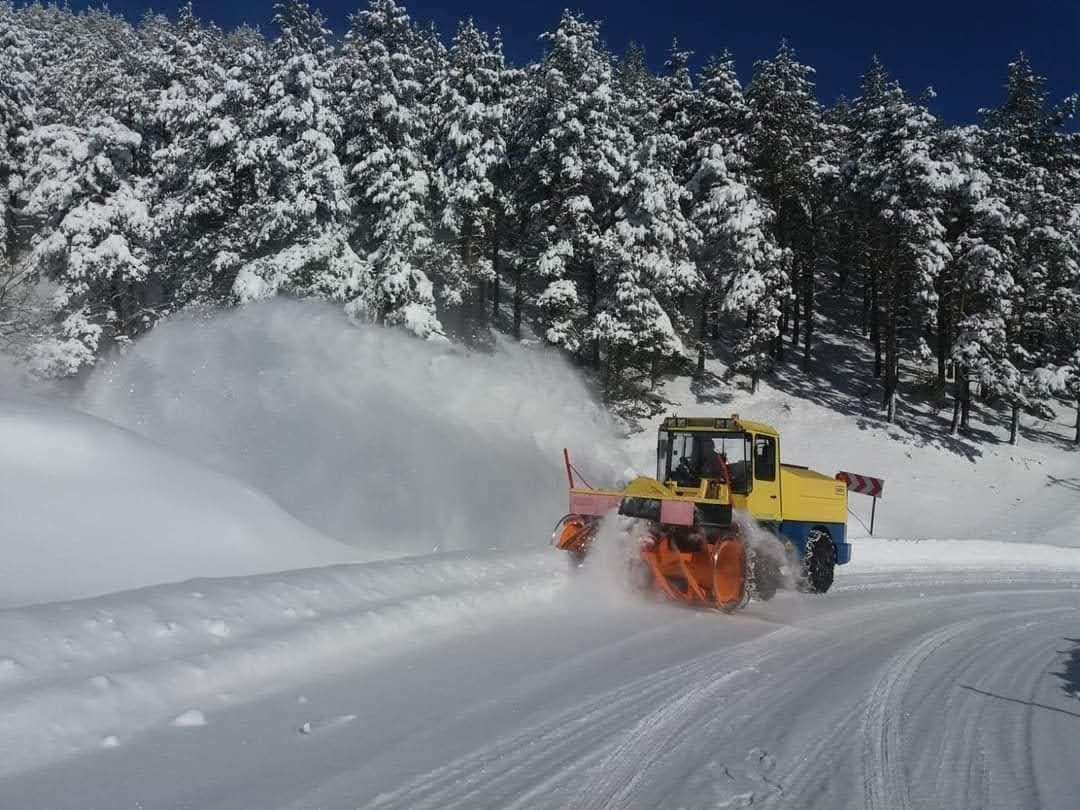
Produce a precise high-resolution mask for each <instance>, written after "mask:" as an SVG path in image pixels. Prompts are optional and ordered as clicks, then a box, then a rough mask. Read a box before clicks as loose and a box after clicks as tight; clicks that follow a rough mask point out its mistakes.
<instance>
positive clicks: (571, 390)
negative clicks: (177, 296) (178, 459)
mask: <svg viewBox="0 0 1080 810" xmlns="http://www.w3.org/2000/svg"><path fill="white" fill-rule="evenodd" d="M82 404H83V407H84V408H86V409H87V410H89V411H90V412H92V413H94V414H95V415H98V416H101V417H103V418H105V419H108V420H110V421H113V422H116V423H118V424H120V425H122V426H124V427H128V428H130V429H132V430H134V431H136V432H139V433H141V434H143V435H145V436H148V437H150V438H152V439H154V440H156V441H158V442H160V443H162V444H165V445H167V446H169V447H172V448H173V449H175V450H178V451H179V452H181V453H184V454H186V455H188V456H190V457H192V458H195V459H197V460H199V461H202V462H204V463H207V464H209V465H211V466H213V467H215V468H217V469H220V470H222V471H224V472H227V473H229V474H231V475H233V476H235V477H237V478H240V479H241V480H243V481H246V482H248V483H250V484H252V485H253V486H255V487H258V488H259V489H261V490H263V491H264V492H266V493H268V494H269V495H270V496H272V497H273V498H274V499H275V500H276V501H277V502H278V503H279V504H281V505H282V506H284V507H285V508H286V509H287V510H289V511H290V512H291V513H292V514H293V515H295V516H296V517H298V518H300V519H301V520H303V521H304V522H306V523H308V524H309V525H311V526H313V527H315V528H317V529H319V530H321V531H322V532H324V533H326V534H328V535H330V536H332V537H335V538H337V539H339V540H341V541H343V542H346V543H349V544H352V545H354V546H359V547H362V548H363V549H364V550H365V551H367V552H369V553H375V554H385V555H386V556H388V557H390V556H398V555H405V554H414V553H425V552H430V551H432V550H433V549H435V548H438V549H440V550H467V549H486V548H490V547H493V546H500V547H505V546H531V545H534V544H535V543H536V538H537V537H538V536H540V535H541V534H543V533H545V532H546V531H549V530H550V514H551V512H552V511H553V510H557V509H558V508H559V506H560V505H561V503H562V502H563V500H564V499H565V497H566V496H565V488H564V485H563V481H564V478H563V474H562V471H561V469H560V462H561V458H560V450H561V448H562V447H565V446H567V445H569V446H574V447H580V448H583V449H587V452H586V453H585V457H584V459H583V460H585V461H587V462H588V464H589V467H590V469H595V470H597V472H598V473H600V474H602V475H607V476H609V477H614V476H615V471H616V470H622V469H624V468H625V467H626V466H627V464H626V460H625V459H624V458H623V457H622V455H621V451H620V450H619V449H618V447H617V443H616V440H615V436H614V432H613V430H612V427H611V425H610V423H609V422H608V420H607V418H606V416H605V415H604V411H603V409H602V408H601V407H600V406H599V405H597V404H596V403H595V402H594V401H593V398H592V396H591V395H590V393H589V392H588V390H587V389H586V387H585V386H584V384H583V383H582V382H581V380H580V377H579V375H578V374H577V373H576V372H575V371H574V370H573V369H572V368H571V367H570V366H569V365H568V364H567V363H566V362H564V361H563V360H562V359H561V358H560V357H559V356H558V355H557V354H556V353H555V352H551V351H546V350H543V349H538V348H528V347H524V346H520V345H517V344H514V343H511V342H508V341H507V342H501V343H500V344H499V345H498V346H497V348H496V350H495V351H494V352H493V353H491V354H483V353H478V352H467V351H464V350H462V349H460V348H455V347H452V346H449V345H446V344H433V343H426V342H423V341H420V340H417V339H415V338H412V337H409V336H407V335H405V334H402V333H401V332H399V331H397V330H391V329H384V328H380V327H374V326H357V325H355V324H352V323H350V322H349V321H348V320H347V319H346V318H345V317H344V316H343V315H341V314H340V311H339V310H338V309H337V308H336V307H333V306H330V305H325V304H317V303H310V302H309V303H301V302H294V301H281V300H279V301H273V302H269V303H264V304H259V305H251V306H247V307H244V308H241V309H237V310H231V311H228V312H219V313H214V314H213V315H211V316H206V315H196V314H190V315H183V316H179V317H174V318H172V319H170V320H169V321H167V322H165V323H162V324H161V325H159V326H158V327H156V328H155V329H154V330H153V332H151V333H150V334H148V335H147V336H146V337H144V338H143V339H141V340H139V341H138V342H136V343H135V344H134V345H133V346H132V347H130V348H129V349H128V350H127V351H126V352H125V353H124V354H123V355H122V356H119V357H116V358H113V359H111V360H109V361H105V362H103V363H101V365H100V366H99V367H98V369H96V370H95V372H94V374H93V375H92V377H91V379H90V380H89V382H88V384H87V388H86V391H85V394H84V400H83V403H82Z"/></svg>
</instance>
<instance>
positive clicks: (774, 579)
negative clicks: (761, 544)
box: [753, 554, 784, 602]
mask: <svg viewBox="0 0 1080 810" xmlns="http://www.w3.org/2000/svg"><path fill="white" fill-rule="evenodd" d="M753 575H754V596H756V597H757V598H758V599H760V600H761V601H762V602H768V601H769V600H770V599H772V598H773V597H774V596H776V592H777V591H778V590H779V589H780V586H781V585H782V584H783V582H784V575H783V572H781V570H780V565H779V564H778V563H777V562H776V561H775V560H773V559H771V558H769V557H766V556H764V555H761V554H757V555H755V556H754V564H753Z"/></svg>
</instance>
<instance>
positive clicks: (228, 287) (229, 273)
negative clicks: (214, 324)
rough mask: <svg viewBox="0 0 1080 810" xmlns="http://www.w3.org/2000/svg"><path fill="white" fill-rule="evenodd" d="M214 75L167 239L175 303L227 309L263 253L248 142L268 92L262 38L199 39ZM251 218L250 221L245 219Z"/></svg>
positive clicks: (241, 32) (204, 34)
mask: <svg viewBox="0 0 1080 810" xmlns="http://www.w3.org/2000/svg"><path fill="white" fill-rule="evenodd" d="M195 36H197V37H198V39H199V41H200V46H199V47H198V51H197V52H198V53H200V54H202V53H204V47H205V49H206V51H205V54H206V55H205V58H206V60H207V61H208V62H209V64H210V66H211V68H212V70H213V71H214V72H215V73H217V72H220V75H218V76H215V77H214V79H213V80H212V81H211V87H212V90H213V92H212V94H211V95H210V97H209V98H208V99H207V100H206V102H205V107H204V108H201V109H199V113H198V115H197V117H196V120H195V121H193V122H191V124H192V135H191V138H192V140H193V141H194V143H195V146H194V148H192V149H191V150H190V151H188V152H186V157H187V159H190V160H191V161H192V163H191V165H190V166H189V173H188V174H187V176H186V178H185V180H184V182H183V183H182V184H181V186H180V188H179V189H178V190H177V193H176V194H175V196H174V200H173V204H172V211H173V212H174V217H173V218H172V219H171V220H170V221H169V225H170V230H169V231H168V232H167V233H168V238H169V241H171V242H174V246H173V250H174V252H175V254H176V256H177V258H176V266H177V272H176V273H171V274H170V278H172V279H174V281H175V285H174V288H173V291H172V295H173V296H174V298H175V301H176V305H178V306H183V305H185V304H187V303H190V302H197V303H207V304H210V303H213V304H223V303H226V302H227V301H229V300H230V299H231V297H232V290H233V284H234V281H235V279H236V274H237V272H238V271H239V269H240V267H241V266H243V264H244V263H245V262H246V261H247V260H249V259H251V258H254V257H257V256H258V255H259V234H258V232H257V231H253V230H252V229H251V227H250V224H251V223H250V220H249V218H248V217H250V216H251V215H252V212H253V211H254V210H256V205H257V200H258V197H259V196H260V194H261V193H262V191H261V189H260V187H259V186H258V185H257V181H258V178H259V173H258V171H257V169H258V166H257V164H255V163H253V162H252V161H251V154H252V153H251V152H249V144H250V143H251V141H252V139H253V138H254V137H255V134H256V133H255V124H256V116H257V113H258V111H259V109H260V108H261V105H262V103H263V92H264V88H266V87H269V84H270V82H269V64H270V55H269V51H268V49H267V46H266V43H265V41H264V40H263V38H262V36H261V34H259V33H258V32H257V31H255V30H254V29H249V28H241V29H238V30H237V31H235V32H233V33H232V34H231V35H229V36H222V35H221V34H220V32H217V31H214V30H213V29H209V30H207V29H200V30H199V31H198V32H196V33H195ZM242 212H245V213H246V214H247V216H246V217H245V216H241V213H242Z"/></svg>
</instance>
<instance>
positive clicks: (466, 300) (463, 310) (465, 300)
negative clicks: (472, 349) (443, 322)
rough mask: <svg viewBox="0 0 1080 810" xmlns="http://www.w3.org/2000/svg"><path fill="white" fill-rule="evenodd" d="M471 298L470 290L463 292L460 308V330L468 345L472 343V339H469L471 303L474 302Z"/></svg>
mask: <svg viewBox="0 0 1080 810" xmlns="http://www.w3.org/2000/svg"><path fill="white" fill-rule="evenodd" d="M470 298H471V296H470V295H469V292H468V290H466V291H464V292H462V294H461V306H460V307H459V308H458V312H459V318H458V331H459V333H460V335H461V340H462V342H463V343H464V344H465V345H466V346H469V345H471V343H472V341H471V340H469V305H470V304H471V303H472V301H471V300H470Z"/></svg>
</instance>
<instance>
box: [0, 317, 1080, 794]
mask: <svg viewBox="0 0 1080 810" xmlns="http://www.w3.org/2000/svg"><path fill="white" fill-rule="evenodd" d="M298 307H299V308H298ZM665 394H666V396H667V397H668V398H669V400H671V402H672V409H678V410H680V411H681V412H689V411H691V410H693V411H697V412H701V411H705V412H709V413H721V414H723V413H729V412H731V411H738V412H740V413H743V414H744V415H747V416H753V417H756V418H760V419H763V420H764V421H768V422H771V423H773V424H776V425H777V427H778V428H780V430H781V436H782V441H783V442H784V445H783V454H784V456H785V457H786V458H787V459H788V460H792V461H795V462H797V463H805V464H810V465H812V466H814V467H815V468H818V469H821V470H823V471H826V472H833V471H835V470H837V469H847V470H850V471H853V472H859V473H868V474H876V475H879V476H881V477H884V478H885V479H886V497H885V499H884V500H882V501H881V502H880V504H879V508H878V515H877V518H878V526H877V529H878V531H877V532H875V534H876V535H877V536H875V537H869V536H867V534H868V533H867V531H866V529H865V528H864V527H861V526H860V523H859V521H860V520H862V521H864V522H865V521H868V518H869V516H868V511H869V509H868V507H869V501H868V499H862V500H861V502H860V499H859V498H858V497H857V496H853V497H852V499H851V501H852V508H853V510H854V512H855V514H856V517H853V519H852V521H851V530H852V531H851V534H852V535H853V537H854V541H853V542H854V545H855V548H854V559H853V562H852V563H851V564H850V565H848V566H845V567H843V568H841V569H839V571H838V572H837V579H836V584H835V585H834V587H833V589H832V590H831V591H830V593H829V594H827V595H825V596H811V595H806V594H801V593H798V592H796V591H791V590H787V591H783V592H781V593H780V594H779V595H778V596H777V597H776V599H774V600H772V601H770V602H768V603H758V602H754V603H751V605H750V606H749V607H748V608H747V609H746V610H745V611H743V612H741V613H738V614H736V615H731V616H728V615H720V614H717V613H714V612H711V611H704V610H686V609H681V608H678V607H675V606H672V605H670V604H666V603H664V602H662V601H657V600H650V599H648V598H644V597H643V596H641V595H640V594H637V593H634V592H631V591H630V590H629V589H628V588H627V586H626V583H625V582H623V579H622V576H621V575H620V557H621V554H622V553H623V552H624V548H623V547H622V546H621V545H620V542H621V537H622V535H621V534H620V532H619V525H618V523H617V522H611V523H610V524H609V525H608V526H607V527H606V528H605V532H604V533H603V534H602V535H601V540H600V543H601V546H600V548H598V549H597V553H596V554H594V555H593V556H592V557H590V560H589V561H588V563H587V564H586V566H585V568H584V569H583V570H580V571H577V572H574V573H571V572H570V571H569V570H568V568H567V565H566V560H565V559H564V558H563V557H562V556H561V555H559V554H558V553H556V552H554V551H553V550H551V549H549V548H547V547H546V542H547V536H548V532H549V531H550V528H551V525H552V524H553V523H554V521H555V520H556V519H557V518H558V517H559V516H561V514H562V511H563V510H564V509H565V490H564V481H565V479H564V477H563V475H564V474H563V472H562V470H561V469H560V465H559V461H560V455H561V448H562V447H563V446H568V447H570V448H571V450H572V451H573V452H574V453H575V457H576V458H577V459H579V461H580V466H581V467H582V468H583V470H584V471H585V472H586V473H587V474H591V476H592V477H594V478H595V479H596V480H595V481H594V483H618V480H619V479H620V478H621V477H623V476H625V475H626V474H627V470H626V467H627V466H628V465H629V466H634V467H637V469H639V470H641V471H648V470H649V469H650V467H651V465H652V456H653V452H654V448H653V442H654V428H655V425H653V426H650V427H649V428H647V429H646V431H645V432H644V433H641V434H638V435H636V436H634V437H632V438H631V439H630V440H629V441H623V440H619V439H618V438H617V437H616V436H615V433H614V431H613V429H612V427H611V425H610V424H608V422H607V421H606V419H605V418H604V417H603V416H602V411H601V409H600V408H599V407H598V406H596V405H595V404H593V403H592V401H591V400H590V399H589V397H588V395H587V393H586V391H585V389H584V387H583V386H582V385H581V383H580V382H579V381H578V380H577V378H576V376H575V375H574V373H573V372H572V371H571V370H570V369H569V368H567V367H566V366H565V365H564V364H562V363H561V362H560V361H559V360H558V359H556V358H553V357H550V356H548V355H547V354H546V353H544V352H541V351H537V350H535V349H529V348H525V347H518V346H499V347H497V348H496V350H495V351H494V353H493V354H490V355H484V356H480V355H474V354H468V353H464V352H461V351H459V350H455V349H452V348H449V347H446V346H433V345H430V344H424V343H421V342H419V341H415V340H406V339H402V338H401V337H400V336H398V335H395V334H393V333H388V332H384V331H382V330H376V329H370V328H356V327H354V326H352V325H350V324H349V323H347V322H346V321H345V320H344V319H343V318H342V317H341V316H340V315H338V314H337V313H333V312H332V311H331V310H329V309H324V308H318V307H314V308H304V307H300V305H290V304H281V305H267V306H258V307H252V308H248V309H246V310H241V311H239V312H235V313H230V314H229V315H227V316H224V317H218V318H214V319H210V320H205V319H204V320H200V319H199V318H197V317H196V316H189V317H188V318H186V319H178V320H176V321H174V322H170V323H167V324H164V325H163V326H162V327H161V328H160V329H159V330H156V331H155V333H154V334H152V335H151V336H149V337H148V338H147V339H146V340H144V341H141V342H140V343H138V344H136V346H134V347H133V348H132V349H131V350H129V351H128V352H127V353H126V354H125V355H123V356H121V357H118V358H116V359H115V360H114V361H112V362H110V363H108V364H106V365H105V366H103V367H102V368H101V369H99V370H98V371H96V372H95V374H94V375H93V376H92V378H91V379H90V381H89V383H88V386H87V389H86V392H85V394H84V395H82V396H81V397H80V398H78V400H77V401H76V404H77V405H78V406H80V407H82V408H84V409H87V410H90V411H92V412H93V413H94V414H96V417H91V416H88V415H85V414H82V413H78V412H76V411H74V410H71V409H69V408H63V407H60V406H57V405H46V404H43V403H41V402H39V401H35V400H31V399H26V398H18V397H14V396H9V397H5V398H4V399H3V400H0V446H2V447H3V448H4V452H3V453H2V454H0V498H2V499H3V501H2V504H3V508H2V509H0V522H2V523H0V530H2V534H0V552H2V559H0V588H2V591H0V594H2V595H0V600H2V604H3V607H2V608H0V797H2V800H0V806H3V807H13V808H20V809H22V808H42V809H43V810H44V809H45V808H47V809H48V810H67V809H68V808H70V810H87V808H91V809H93V810H96V809H97V808H103V809H104V808H109V810H113V809H114V808H143V809H144V810H145V808H182V807H190V808H199V809H200V810H237V809H238V808H244V810H246V809H247V808H252V807H259V808H290V809H291V810H300V809H301V808H303V809H304V810H307V809H308V808H324V809H326V810H335V809H336V808H341V810H346V809H348V810H355V809H356V808H380V809H382V810H389V809H391V808H392V809H394V810H396V809H397V808H402V809H403V810H404V809H406V808H407V809H408V810H419V809H422V808H432V810H447V809H448V808H462V809H463V810H466V809H468V810H473V809H474V808H523V809H525V808H527V809H528V810H535V809H537V808H553V809H554V808H567V807H573V808H635V809H636V808H642V809H643V810H644V808H657V807H665V808H673V809H674V808H685V810H698V809H699V808H702V809H703V808H710V809H711V808H734V807H751V806H753V807H758V806H764V807H777V808H780V807H785V808H786V807H798V808H820V809H821V810H843V809H844V808H852V809H853V810H854V808H875V809H877V808H880V809H881V810H884V809H885V808H888V809H889V810H907V809H908V808H911V809H912V810H914V809H915V808H925V809H926V810H930V808H941V807H950V808H951V807H957V808H959V807H983V808H1002V810H1005V809H1006V808H1009V809H1010V810H1011V809H1012V808H1018V807H1024V808H1027V807H1032V808H1036V807H1038V808H1061V809H1062V810H1065V809H1066V808H1069V809H1070V810H1071V808H1073V807H1075V796H1076V795H1078V794H1080V772H1078V771H1077V769H1076V768H1075V762H1077V761H1078V760H1080V743H1078V739H1080V738H1078V737H1077V735H1076V733H1075V729H1076V723H1077V718H1078V717H1080V639H1078V633H1077V630H1076V627H1077V617H1078V616H1080V548H1076V547H1067V546H1076V545H1077V541H1076V538H1075V533H1074V532H1072V530H1071V529H1070V527H1075V526H1077V525H1078V523H1077V521H1078V519H1080V518H1078V513H1080V509H1078V503H1080V463H1078V456H1077V454H1076V453H1075V452H1073V451H1069V450H1067V449H1065V444H1064V442H1063V441H1057V440H1056V439H1054V438H1053V437H1061V436H1064V435H1065V432H1066V427H1065V421H1064V419H1065V417H1063V418H1062V420H1061V422H1060V423H1053V422H1048V423H1045V424H1042V425H1040V426H1038V429H1039V430H1040V431H1044V432H1045V433H1046V434H1047V435H1048V436H1050V437H1051V439H1053V440H1050V441H1047V442H1044V443H1041V444H1039V443H1035V442H1031V441H1028V442H1026V443H1025V444H1024V445H1023V446H1021V447H1020V448H1008V447H1006V446H1003V445H1001V444H1000V443H997V442H985V443H984V444H983V445H982V446H981V449H978V453H979V457H978V458H977V463H974V459H973V456H974V455H975V452H976V450H975V449H973V445H964V446H960V445H954V444H950V442H948V441H947V440H943V439H937V438H934V436H933V435H932V434H931V435H928V434H925V433H920V432H919V431H918V430H917V429H916V428H915V427H911V426H910V425H909V426H908V427H904V426H903V425H900V426H892V427H890V426H886V425H884V424H882V423H880V422H876V421H873V420H864V419H855V418H852V417H849V416H845V415H843V414H841V413H838V412H837V410H835V409H834V408H830V407H825V405H824V404H823V403H820V402H818V401H816V398H815V397H811V396H808V397H800V396H795V395H792V394H791V393H787V392H785V391H784V390H781V389H780V388H772V387H770V386H768V385H765V386H763V389H762V391H761V392H759V394H758V395H757V396H756V397H754V398H752V399H751V398H749V397H744V396H742V395H738V396H735V397H734V398H731V399H728V400H727V401H725V402H723V403H721V404H720V406H718V405H717V404H715V403H698V402H696V401H695V399H694V396H693V395H692V394H691V393H690V392H689V391H688V390H680V388H679V384H678V383H674V384H672V385H669V387H668V389H667V390H666V391H665ZM105 420H108V421H105ZM137 434H141V435H137ZM331 537H332V538H334V539H330V538H331Z"/></svg>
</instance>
